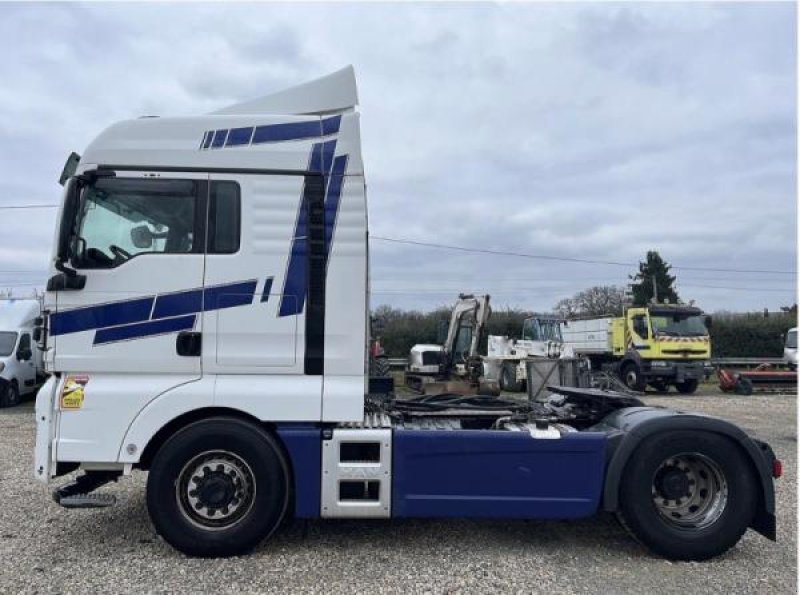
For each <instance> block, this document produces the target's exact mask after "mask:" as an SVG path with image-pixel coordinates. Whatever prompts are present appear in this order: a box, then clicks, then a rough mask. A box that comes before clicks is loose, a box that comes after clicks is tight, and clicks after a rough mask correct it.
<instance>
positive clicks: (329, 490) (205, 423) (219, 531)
mask: <svg viewBox="0 0 800 595" xmlns="http://www.w3.org/2000/svg"><path fill="white" fill-rule="evenodd" d="M356 105H357V100H356V87H355V77H354V75H353V71H352V68H347V69H345V70H342V71H340V72H338V73H334V74H333V75H329V76H328V77H325V78H323V79H319V80H317V81H313V82H311V83H307V84H305V85H301V86H299V87H295V88H292V89H290V90H287V91H284V92H281V93H278V94H275V95H272V96H268V97H266V98H263V99H260V100H254V101H250V102H246V103H241V104H238V105H233V106H231V107H228V108H225V109H222V110H220V111H218V112H216V113H213V114H210V115H206V116H200V117H180V118H142V119H136V120H130V121H125V122H121V123H118V124H115V125H113V126H111V127H110V128H108V129H106V130H105V131H103V132H102V133H100V135H99V136H98V137H97V138H96V139H95V140H94V141H92V143H91V144H90V145H89V146H88V148H87V149H86V150H85V152H84V153H83V156H82V157H80V159H79V161H78V160H77V159H76V158H73V159H71V160H70V161H69V162H68V165H67V167H66V171H65V173H64V175H63V176H62V177H63V178H65V179H66V184H65V186H66V187H65V191H64V199H63V204H62V207H61V209H60V212H59V220H58V226H57V231H56V238H55V242H54V243H55V246H54V249H53V257H52V267H51V271H50V274H51V277H50V279H49V281H48V290H47V293H46V309H47V311H48V313H47V316H46V319H45V322H44V327H43V329H42V334H43V336H44V340H45V345H44V347H45V349H46V362H47V366H48V369H49V371H51V372H52V373H53V376H52V377H51V378H50V379H49V380H48V381H47V382H46V384H45V385H44V387H43V388H42V389H41V390H40V392H39V394H38V397H37V402H36V419H37V437H36V452H35V467H34V473H35V475H36V477H38V478H40V479H41V480H43V481H48V480H50V479H51V478H54V477H58V476H62V475H64V474H66V473H68V472H71V471H74V470H78V469H79V470H80V475H78V476H77V478H76V479H75V480H74V481H73V482H71V483H69V484H68V485H64V486H62V487H61V488H60V489H58V490H56V492H55V493H54V496H55V499H56V501H57V502H59V503H60V504H61V505H62V506H66V507H89V506H98V505H105V504H111V503H112V502H113V496H110V495H109V494H108V493H106V492H102V493H100V494H92V493H91V492H93V490H95V489H96V488H97V487H99V486H101V485H103V484H105V483H108V482H109V481H112V480H115V479H119V478H120V477H121V476H124V475H128V474H130V473H131V471H132V470H133V469H142V470H147V471H149V475H148V478H147V507H148V510H149V513H150V517H151V519H152V521H153V523H154V525H155V528H156V530H157V531H158V532H159V533H160V534H161V535H162V536H163V537H164V539H166V541H168V542H169V543H170V544H172V545H173V546H174V547H176V548H177V549H179V550H181V551H183V552H186V553H188V554H192V555H202V556H226V555H233V554H239V553H243V552H246V551H248V550H250V549H252V548H253V547H254V546H255V545H257V544H258V543H259V542H260V541H261V540H262V539H264V538H266V537H268V536H269V535H270V534H272V533H273V532H274V531H275V530H276V529H277V528H278V526H279V525H280V523H281V521H282V520H283V519H284V518H285V517H286V516H287V515H293V516H295V517H298V518H315V517H323V518H336V517H350V518H353V517H357V518H367V517H370V518H390V517H391V518H398V517H495V518H500V517H504V518H542V519H549V518H558V519H567V518H578V517H585V516H588V515H592V514H594V513H597V512H598V511H601V510H605V511H610V512H614V513H617V514H619V515H620V517H621V518H622V519H623V520H624V523H625V525H626V526H627V527H628V528H629V529H630V531H631V532H633V534H635V535H636V536H637V537H638V538H639V539H640V540H641V541H642V542H643V543H645V544H647V545H648V546H649V547H650V548H652V549H653V550H655V551H656V552H659V553H660V554H662V555H664V556H668V557H670V558H678V559H704V558H708V557H711V556H715V555H717V554H720V553H721V552H723V551H725V550H727V549H728V548H730V547H732V546H733V545H734V544H735V543H736V542H737V541H738V540H739V538H740V537H741V536H742V534H743V533H744V532H745V530H746V529H747V528H748V527H752V528H754V529H755V530H756V531H758V532H760V533H762V534H763V535H765V536H767V537H768V538H771V539H774V538H775V533H776V528H775V496H774V486H773V476H775V475H778V474H779V473H778V471H779V468H780V463H779V462H777V461H776V459H775V457H774V455H773V453H772V450H771V449H770V447H769V446H768V445H766V444H765V443H763V442H760V441H758V440H756V439H753V438H750V437H749V436H747V435H746V434H745V433H744V432H743V431H742V430H741V429H739V428H738V427H736V426H734V425H732V424H730V423H728V422H725V421H722V420H719V419H714V418H710V417H705V416H701V415H693V414H689V413H679V412H676V411H672V410H669V409H662V408H653V407H645V406H643V405H642V404H641V403H640V402H639V401H637V400H636V399H635V398H633V397H630V396H624V395H620V394H613V393H603V392H602V391H592V390H582V389H571V390H568V389H567V390H564V392H563V394H560V395H552V396H549V397H548V399H547V400H546V401H542V402H539V401H534V402H528V403H522V404H521V403H519V402H516V401H503V400H498V399H496V398H493V397H486V396H480V395H472V396H466V397H465V396H462V397H458V396H454V395H436V396H431V395H425V396H418V397H415V398H411V399H407V400H403V399H399V398H394V397H392V396H391V394H389V395H376V394H371V393H368V385H367V351H368V349H367V348H368V332H367V326H368V323H367V321H368V318H369V317H368V311H367V309H368V304H369V300H368V292H369V286H368V274H367V273H368V260H367V256H368V251H367V238H368V236H367V203H366V196H365V183H364V170H363V164H362V160H361V141H360V132H359V114H358V113H357V112H356V111H355V106H356ZM76 166H77V167H76ZM76 522H79V521H78V520H77V519H76ZM65 545H66V544H65Z"/></svg>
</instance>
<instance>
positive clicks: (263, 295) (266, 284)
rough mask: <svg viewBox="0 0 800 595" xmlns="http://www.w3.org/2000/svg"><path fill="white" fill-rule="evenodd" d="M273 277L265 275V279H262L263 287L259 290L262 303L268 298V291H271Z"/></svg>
mask: <svg viewBox="0 0 800 595" xmlns="http://www.w3.org/2000/svg"><path fill="white" fill-rule="evenodd" d="M273 279H275V277H267V280H266V281H264V289H263V290H262V291H261V303H262V304H263V303H264V302H266V301H267V300H269V292H270V291H272V281H273Z"/></svg>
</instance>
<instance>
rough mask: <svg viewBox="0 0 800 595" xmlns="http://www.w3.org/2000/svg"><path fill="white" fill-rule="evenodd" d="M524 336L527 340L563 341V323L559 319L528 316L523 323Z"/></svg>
mask: <svg viewBox="0 0 800 595" xmlns="http://www.w3.org/2000/svg"><path fill="white" fill-rule="evenodd" d="M522 338H523V339H524V340H526V341H556V342H558V343H561V341H562V339H561V325H560V324H559V322H558V321H557V320H541V319H536V318H528V319H526V320H525V321H523V323H522Z"/></svg>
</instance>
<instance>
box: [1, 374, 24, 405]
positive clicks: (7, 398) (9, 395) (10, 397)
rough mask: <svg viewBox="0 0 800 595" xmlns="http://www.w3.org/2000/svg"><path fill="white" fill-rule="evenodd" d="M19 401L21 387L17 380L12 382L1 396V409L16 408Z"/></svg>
mask: <svg viewBox="0 0 800 595" xmlns="http://www.w3.org/2000/svg"><path fill="white" fill-rule="evenodd" d="M19 400H20V399H19V385H17V381H16V380H12V381H11V382H9V383H8V386H6V388H5V390H4V391H3V394H2V395H0V407H14V406H16V405H19Z"/></svg>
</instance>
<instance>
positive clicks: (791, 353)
mask: <svg viewBox="0 0 800 595" xmlns="http://www.w3.org/2000/svg"><path fill="white" fill-rule="evenodd" d="M783 361H784V362H786V365H787V366H788V368H789V369H790V370H796V369H797V327H794V328H790V329H789V331H788V332H787V333H786V341H785V342H784V345H783Z"/></svg>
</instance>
